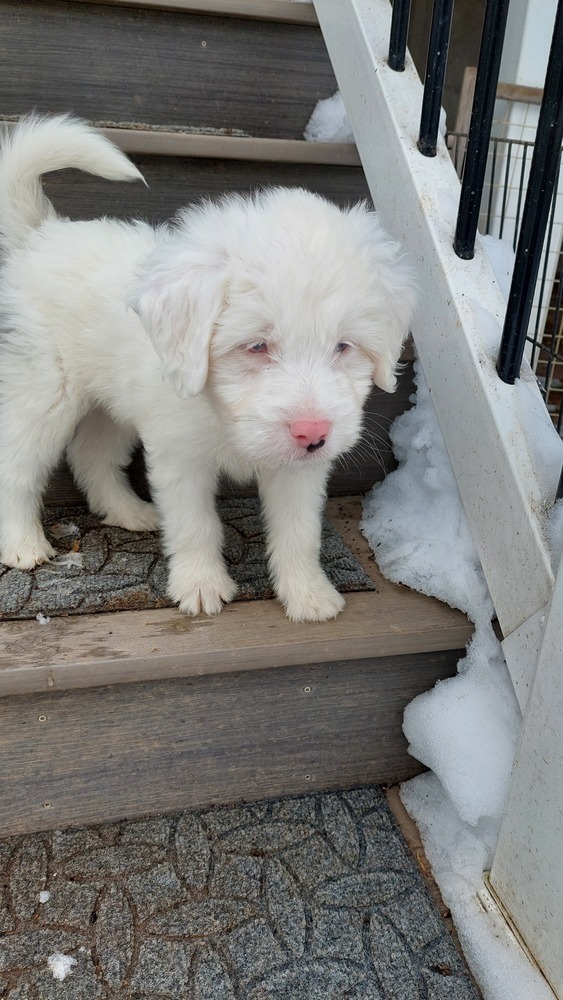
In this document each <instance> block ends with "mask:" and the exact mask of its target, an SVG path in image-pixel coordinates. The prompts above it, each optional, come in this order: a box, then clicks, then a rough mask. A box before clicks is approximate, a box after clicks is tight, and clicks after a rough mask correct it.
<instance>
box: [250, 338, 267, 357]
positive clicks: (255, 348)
mask: <svg viewBox="0 0 563 1000" xmlns="http://www.w3.org/2000/svg"><path fill="white" fill-rule="evenodd" d="M246 349H247V351H249V352H250V354H267V353H268V345H267V343H266V341H265V340H261V341H260V343H259V344H249V345H248V347H247V348H246Z"/></svg>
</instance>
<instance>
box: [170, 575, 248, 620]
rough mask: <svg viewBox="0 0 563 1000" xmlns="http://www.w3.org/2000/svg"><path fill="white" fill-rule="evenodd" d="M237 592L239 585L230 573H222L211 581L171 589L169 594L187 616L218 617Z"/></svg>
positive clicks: (201, 581) (200, 581)
mask: <svg viewBox="0 0 563 1000" xmlns="http://www.w3.org/2000/svg"><path fill="white" fill-rule="evenodd" d="M236 592H237V585H236V583H235V582H234V580H231V577H230V576H229V575H228V573H226V572H225V573H222V574H221V575H220V576H219V575H217V576H216V577H213V578H211V579H207V580H202V579H199V580H197V581H194V582H193V583H192V584H190V585H187V584H186V583H184V586H183V587H182V588H181V592H180V590H179V588H178V587H177V586H176V587H174V588H172V587H169V590H168V593H169V596H170V597H171V598H172V600H174V601H176V602H177V603H178V605H179V608H180V611H181V612H182V613H183V614H185V615H199V614H204V615H218V614H219V612H220V611H221V610H222V608H223V604H227V603H228V602H229V601H232V599H233V597H234V596H235V594H236Z"/></svg>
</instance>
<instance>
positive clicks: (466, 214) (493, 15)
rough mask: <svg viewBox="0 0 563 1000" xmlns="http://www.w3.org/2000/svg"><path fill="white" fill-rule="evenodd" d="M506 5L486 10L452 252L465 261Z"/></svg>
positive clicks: (496, 2)
mask: <svg viewBox="0 0 563 1000" xmlns="http://www.w3.org/2000/svg"><path fill="white" fill-rule="evenodd" d="M509 4H510V0H487V6H486V8H485V19H484V23H483V35H482V38H481V49H480V52H479V63H478V66H477V75H476V77H475V96H474V98H473V107H472V109H471V124H470V126H469V137H468V140H467V149H466V158H465V169H464V171H463V181H462V186H461V197H460V200H459V210H458V216H457V226H456V231H455V239H454V250H455V252H456V254H457V255H458V257H462V258H463V259H464V260H471V258H472V257H473V255H474V251H475V236H476V234H477V223H478V221H479V210H480V207H481V196H482V193H483V184H484V182H485V171H486V168H487V155H488V152H489V142H490V138H491V129H492V124H493V115H494V110H495V100H496V92H497V84H498V77H499V70H500V61H501V58H502V46H503V42H504V34H505V29H506V21H507V18H508V7H509Z"/></svg>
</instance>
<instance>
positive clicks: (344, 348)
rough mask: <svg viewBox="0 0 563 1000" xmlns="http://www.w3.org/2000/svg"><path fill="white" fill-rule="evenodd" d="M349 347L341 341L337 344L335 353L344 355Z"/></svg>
mask: <svg viewBox="0 0 563 1000" xmlns="http://www.w3.org/2000/svg"><path fill="white" fill-rule="evenodd" d="M350 347H351V345H350V344H347V343H346V341H345V340H341V341H340V343H339V344H337V345H336V353H337V354H344V352H345V351H348V350H349V349H350Z"/></svg>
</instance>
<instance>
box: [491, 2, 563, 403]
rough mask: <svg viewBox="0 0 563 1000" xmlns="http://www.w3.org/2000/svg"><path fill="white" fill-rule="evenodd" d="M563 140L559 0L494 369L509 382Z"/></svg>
mask: <svg viewBox="0 0 563 1000" xmlns="http://www.w3.org/2000/svg"><path fill="white" fill-rule="evenodd" d="M562 140H563V0H559V3H558V5H557V13H556V15H555V28H554V32H553V38H552V41H551V51H550V53H549V61H548V65H547V74H546V78H545V86H544V95H543V101H542V104H541V108H540V116H539V122H538V129H537V133H536V143H535V146H534V155H533V157H532V165H531V167H530V177H529V180H528V190H527V193H526V200H525V202H524V211H523V215H522V225H521V228H520V237H519V239H518V247H517V250H516V260H515V262H514V273H513V276H512V284H511V286H510V293H509V296H508V303H507V309H506V318H505V322H504V330H503V334H502V340H501V346H500V353H499V359H498V363H497V370H498V373H499V376H500V378H501V379H502V380H503V382H508V384H509V385H512V384H513V383H514V381H515V380H516V379H517V378H518V375H519V373H520V365H521V364H522V357H523V355H524V348H525V345H526V334H527V330H528V323H529V321H530V313H531V310H532V302H533V298H534V289H535V284H536V279H537V276H538V270H539V266H540V259H541V254H542V248H543V243H544V238H545V231H546V226H547V220H548V217H549V210H550V206H551V200H552V197H553V191H554V187H555V180H556V177H557V170H558V164H559V156H560V153H561V142H562Z"/></svg>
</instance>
